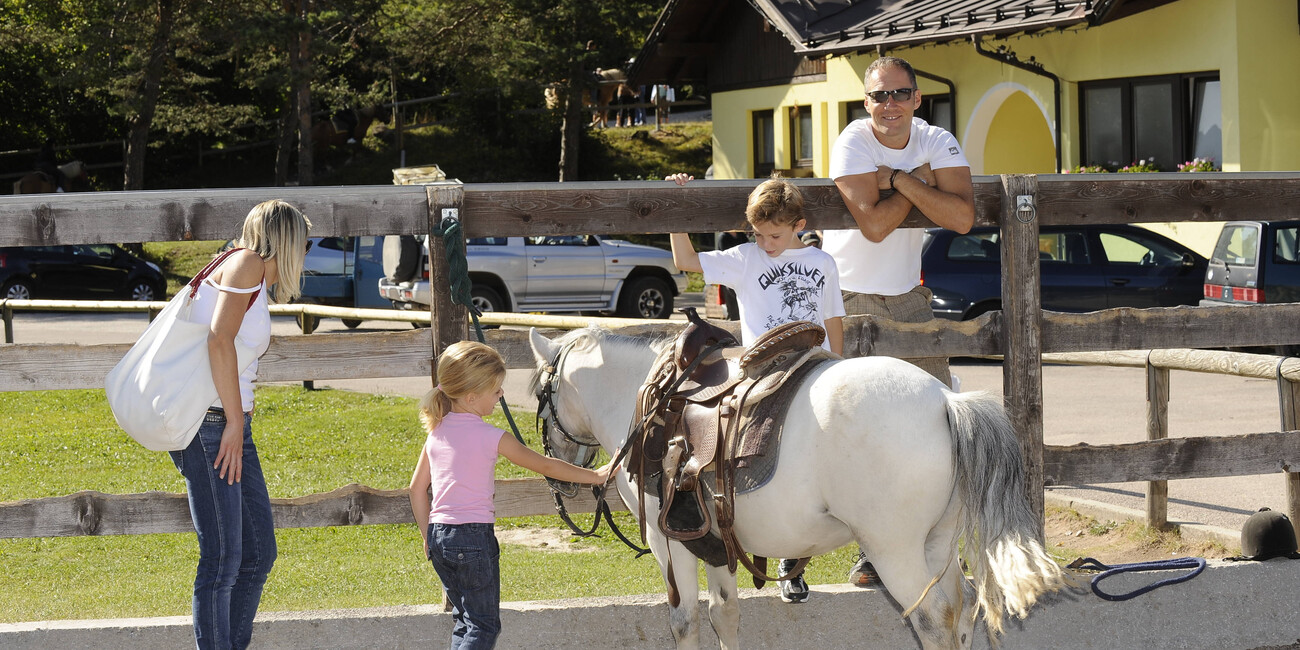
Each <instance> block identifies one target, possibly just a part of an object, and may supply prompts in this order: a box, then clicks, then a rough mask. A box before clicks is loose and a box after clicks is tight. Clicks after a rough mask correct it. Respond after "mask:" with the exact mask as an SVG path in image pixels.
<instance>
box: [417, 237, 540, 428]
mask: <svg viewBox="0 0 1300 650" xmlns="http://www.w3.org/2000/svg"><path fill="white" fill-rule="evenodd" d="M438 225H439V232H435V233H434V234H436V235H438V236H439V237H441V238H442V248H443V253H444V255H445V256H446V258H447V276H448V282H449V285H450V286H449V288H450V290H451V301H452V302H454V303H456V304H459V305H464V306H465V309H467V310H469V316H470V318H471V319H473V320H474V335H475V336H477V337H478V342H479V343H487V340H486V339H485V338H484V337H483V326H482V325H481V324H480V323H479V322H478V317H479V316H480V315H481V314H482V312H480V311H479V309H478V307H475V306H474V296H473V292H472V288H473V286H474V282H473V281H472V280H470V278H469V261H468V260H466V259H465V233H464V231H463V229H462V228H461V225H460V219H453V218H451V217H443V219H442V222H441V223H440V224H438ZM498 401H499V402H500V404H501V411H502V412H503V413H505V414H506V422H509V423H510V432H511V433H513V434H515V440H518V441H519V444H521V445H523V446H525V447H527V446H528V443H526V442H524V437H523V436H522V435H520V433H519V425H517V424H515V418H514V416H513V415H511V414H510V406H508V405H507V404H506V398H505V396H504V395H502V396H501V399H500V400H498Z"/></svg>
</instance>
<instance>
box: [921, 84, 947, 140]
mask: <svg viewBox="0 0 1300 650" xmlns="http://www.w3.org/2000/svg"><path fill="white" fill-rule="evenodd" d="M916 116H917V117H919V118H921V119H923V120H925V121H926V122H929V123H930V124H933V125H934V126H938V127H941V128H943V130H945V131H947V132H949V133H952V134H956V133H957V129H956V128H955V125H954V124H953V120H952V98H950V97H948V94H947V93H944V94H942V95H926V94H924V93H922V94H921V107H920V108H918V109H916Z"/></svg>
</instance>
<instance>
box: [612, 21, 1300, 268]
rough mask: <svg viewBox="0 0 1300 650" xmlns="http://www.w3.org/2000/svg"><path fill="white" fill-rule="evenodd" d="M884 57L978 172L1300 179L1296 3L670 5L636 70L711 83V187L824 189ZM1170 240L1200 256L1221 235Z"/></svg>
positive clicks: (645, 78) (1188, 231)
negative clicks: (1205, 172) (822, 179)
mask: <svg viewBox="0 0 1300 650" xmlns="http://www.w3.org/2000/svg"><path fill="white" fill-rule="evenodd" d="M882 53H883V54H888V55H890V56H897V57H902V58H904V59H907V60H908V61H909V62H910V63H911V64H912V65H913V67H914V68H916V70H917V73H918V79H917V82H918V84H917V85H918V86H919V87H920V90H921V93H922V97H923V98H924V100H925V101H924V104H923V106H922V110H921V111H920V112H919V113H921V116H922V117H924V118H926V119H927V120H929V121H930V122H932V123H935V124H939V125H942V126H945V127H946V128H948V129H949V130H951V131H952V132H953V133H954V134H955V135H956V136H957V138H958V140H959V141H960V142H961V143H962V146H963V147H964V149H965V152H966V156H967V158H968V159H969V160H970V163H971V172H972V173H974V174H1003V173H1054V172H1058V171H1069V170H1071V169H1075V168H1077V167H1079V166H1080V165H1100V166H1102V167H1105V168H1107V169H1108V170H1110V171H1114V170H1116V169H1118V168H1121V167H1125V166H1128V165H1131V164H1134V163H1139V162H1145V163H1147V164H1149V165H1152V166H1154V167H1155V168H1156V169H1158V170H1160V171H1177V169H1178V165H1179V164H1181V163H1185V162H1186V161H1189V160H1192V159H1193V158H1197V157H1200V158H1211V159H1212V160H1213V163H1214V165H1215V166H1216V167H1220V168H1221V169H1222V170H1224V171H1266V170H1295V169H1300V81H1298V80H1300V17H1298V16H1297V3H1296V2H1294V1H1293V0H1175V1H1168V0H1166V1H1159V0H1129V1H1127V2H1125V1H1123V0H1070V1H1065V0H1055V1H1054V0H1023V1H1010V2H1008V1H1005V0H1003V1H1001V2H992V1H989V0H964V1H961V0H959V1H956V2H954V1H952V0H902V1H899V0H857V1H855V2H849V1H848V0H829V1H818V0H752V1H751V2H746V1H744V0H674V1H673V2H670V3H669V4H668V6H667V7H666V8H665V10H664V12H663V14H661V16H660V21H659V24H658V25H656V27H655V30H654V31H653V32H652V33H651V36H650V38H649V39H648V40H647V43H646V47H645V48H644V49H643V50H642V53H641V56H639V57H638V61H637V62H636V64H635V66H634V68H633V75H635V77H636V79H638V80H640V81H642V82H645V83H652V82H659V83H671V84H682V83H695V84H700V83H703V84H704V85H705V86H706V87H707V88H708V90H709V92H710V93H711V96H712V102H713V128H714V143H713V165H714V176H715V178H754V177H765V176H767V175H769V174H770V173H771V171H772V170H773V169H785V170H790V171H789V172H788V173H791V174H794V175H801V176H802V175H809V176H825V175H826V173H827V170H828V168H829V161H830V147H831V145H832V144H833V143H834V141H835V138H836V136H837V135H838V134H839V132H840V131H841V130H842V129H843V128H844V127H845V125H847V124H848V123H849V122H850V121H852V120H853V119H857V118H858V117H865V111H863V109H862V101H863V83H862V78H863V73H864V71H865V69H866V67H867V65H868V64H870V62H871V61H872V60H874V59H875V58H876V57H878V56H880V55H881V54H882ZM1241 217H1242V218H1249V215H1241ZM1198 229H1199V230H1201V231H1203V232H1198ZM1167 230H1172V231H1173V232H1172V234H1174V235H1175V236H1176V237H1177V238H1178V239H1181V240H1183V241H1184V242H1186V243H1188V244H1189V245H1191V246H1192V247H1193V248H1195V249H1197V250H1198V251H1200V252H1202V253H1203V254H1206V255H1208V254H1209V252H1210V249H1212V248H1213V240H1214V237H1215V236H1216V235H1217V232H1218V228H1217V224H1193V223H1185V224H1179V225H1178V227H1177V228H1169V229H1167ZM1180 230H1181V232H1180Z"/></svg>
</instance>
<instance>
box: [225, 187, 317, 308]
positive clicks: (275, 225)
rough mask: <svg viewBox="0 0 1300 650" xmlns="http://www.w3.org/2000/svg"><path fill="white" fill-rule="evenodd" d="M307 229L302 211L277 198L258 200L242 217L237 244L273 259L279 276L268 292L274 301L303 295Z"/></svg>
mask: <svg viewBox="0 0 1300 650" xmlns="http://www.w3.org/2000/svg"><path fill="white" fill-rule="evenodd" d="M308 228H311V222H310V221H308V220H307V217H306V216H304V215H303V213H302V211H300V210H299V209H298V208H295V207H293V206H292V205H289V204H288V203H285V202H284V201H281V200H279V199H271V200H270V201H263V202H261V203H258V204H257V205H255V206H253V209H252V210H249V211H248V216H247V217H244V231H243V232H242V233H241V234H240V235H239V242H238V244H237V245H238V246H239V247H240V248H248V249H252V250H253V252H255V253H257V254H258V255H259V256H261V258H262V259H264V260H269V259H272V258H274V259H275V268H276V270H278V271H279V272H280V279H279V280H277V281H276V283H275V285H274V286H273V287H272V288H271V290H270V291H269V292H268V293H270V297H271V298H272V299H273V301H274V302H289V301H291V300H293V299H294V298H297V297H298V296H299V295H301V294H302V262H303V258H304V257H306V256H307V250H306V249H307V229H308Z"/></svg>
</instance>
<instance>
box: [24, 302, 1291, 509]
mask: <svg viewBox="0 0 1300 650" xmlns="http://www.w3.org/2000/svg"><path fill="white" fill-rule="evenodd" d="M685 302H687V303H688V304H689V302H693V301H690V300H688V301H685ZM273 320H274V323H273V326H272V329H273V331H274V332H275V333H276V334H284V335H293V334H296V333H297V332H298V331H299V329H298V327H297V325H296V323H295V322H294V320H293V319H292V318H287V317H276V318H275V319H273ZM146 324H147V319H146V318H145V316H144V315H143V314H128V315H117V314H69V313H18V314H16V315H15V317H14V334H15V341H16V342H17V343H80V344H95V343H118V342H131V341H134V340H135V338H136V337H137V336H139V334H140V333H141V332H142V331H144V327H145V326H146ZM409 327H410V326H409V325H407V324H404V323H375V322H367V323H363V324H362V326H361V327H360V328H359V331H367V330H372V331H373V330H385V329H396V330H404V329H408V328H409ZM317 331H319V332H331V331H346V328H344V327H343V325H342V323H341V322H340V321H338V320H336V319H327V320H324V321H323V322H322V324H321V327H320V329H319V330H317ZM953 371H954V372H955V373H956V374H957V376H958V377H959V378H960V380H961V388H962V390H986V391H990V392H992V393H996V394H999V395H1000V394H1002V367H1001V365H1000V364H999V363H996V362H985V361H978V360H965V359H959V360H956V361H954V363H953ZM509 374H510V376H509V378H508V380H507V383H506V396H507V401H508V402H509V403H510V404H511V405H512V406H518V407H520V410H521V411H524V412H529V411H531V410H532V409H533V408H535V406H536V402H535V400H534V399H533V397H532V395H531V393H530V392H529V390H528V386H527V385H526V384H527V380H528V374H529V373H528V371H525V370H512V371H510V373H509ZM1170 384H1171V386H1170V403H1169V431H1170V435H1171V436H1205V435H1231V434H1241V433H1258V432H1267V431H1277V430H1279V429H1280V422H1279V412H1278V405H1277V388H1276V385H1275V384H1274V383H1273V382H1271V381H1264V380H1255V379H1242V378H1237V377H1224V376H1217V375H1208V374H1200V373H1191V372H1174V373H1171V378H1170ZM429 385H430V383H429V379H428V378H426V377H413V378H400V379H359V380H347V381H321V382H317V383H316V386H317V387H318V388H324V387H331V388H338V389H347V390H357V391H364V392H374V393H387V394H399V395H408V396H412V397H419V396H421V395H423V394H424V392H425V391H427V390H428V389H429ZM1145 386H1146V382H1145V375H1144V372H1143V370H1141V369H1137V368H1103V367H1086V366H1065V365H1048V366H1045V367H1044V368H1043V404H1044V413H1043V420H1044V430H1045V442H1046V444H1051V445H1069V444H1077V443H1085V442H1086V443H1088V444H1097V445H1099V444H1112V443H1122V442H1138V441H1141V440H1144V439H1145V437H1146V433H1145V431H1146V404H1145V390H1146V388H1145ZM1143 488H1144V484H1143V483H1118V484H1107V485H1093V486H1070V487H1050V488H1048V490H1049V493H1052V494H1057V495H1062V496H1065V497H1068V498H1072V499H1087V500H1091V501H1097V502H1101V503H1105V504H1110V505H1112V506H1117V507H1120V508H1128V509H1132V510H1136V511H1138V512H1141V511H1142V510H1143ZM1285 489H1286V488H1285V482H1284V475H1283V474H1280V473H1279V474H1273V475H1265V476H1251V477H1233V478H1216V479H1189V480H1182V481H1171V482H1170V483H1169V519H1170V520H1171V521H1174V522H1186V523H1200V524H1208V525H1211V526H1218V527H1221V528H1225V529H1228V530H1231V531H1238V530H1240V529H1241V525H1242V523H1244V522H1245V520H1246V518H1247V517H1248V516H1249V515H1250V514H1251V513H1253V512H1255V511H1256V510H1257V509H1258V508H1260V507H1261V506H1268V507H1270V508H1272V509H1274V510H1281V511H1285V507H1286V502H1285V498H1286V496H1285Z"/></svg>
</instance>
